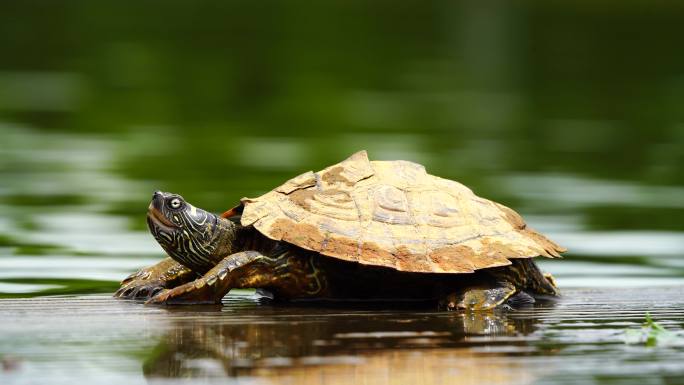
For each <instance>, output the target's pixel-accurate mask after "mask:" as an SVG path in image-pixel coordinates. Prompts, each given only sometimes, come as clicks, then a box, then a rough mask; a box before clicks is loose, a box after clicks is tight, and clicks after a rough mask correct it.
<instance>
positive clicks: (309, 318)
mask: <svg viewBox="0 0 684 385" xmlns="http://www.w3.org/2000/svg"><path fill="white" fill-rule="evenodd" d="M553 306H554V303H553V302H550V301H547V302H544V303H539V304H536V305H535V308H550V307H553ZM168 312H169V315H171V316H173V318H174V323H173V325H172V326H171V329H170V331H169V332H168V333H167V334H166V335H164V336H163V337H162V338H161V339H160V342H159V344H158V345H157V346H156V348H155V349H154V350H153V352H152V353H151V354H150V355H149V357H148V359H147V360H145V362H144V364H143V372H144V375H145V377H146V378H147V379H148V380H149V381H150V382H152V383H158V382H160V381H161V382H164V381H165V379H166V380H171V379H184V380H189V379H194V380H198V379H203V380H212V379H221V378H223V379H234V380H240V381H242V380H243V379H255V378H256V379H260V380H266V381H267V382H275V383H326V384H337V383H347V382H362V383H369V384H383V383H410V381H411V379H412V378H413V379H415V378H420V379H421V381H423V382H425V383H459V384H468V383H482V381H484V382H487V383H526V382H528V381H526V379H528V377H529V380H530V381H531V380H532V378H531V377H530V376H531V375H529V374H525V373H524V369H523V368H522V367H520V366H519V365H517V364H515V363H513V362H508V361H506V360H505V357H506V355H509V354H511V353H524V352H526V351H528V350H529V348H528V346H527V345H528V341H527V339H526V338H525V336H527V335H529V334H531V333H533V332H534V331H535V330H536V329H537V326H538V324H539V320H538V319H537V318H535V317H533V316H528V317H524V318H520V317H511V316H510V315H511V314H512V313H513V312H509V311H496V312H489V313H458V312H453V313H446V312H434V311H426V308H425V307H424V306H422V305H421V304H406V303H403V304H389V305H388V304H382V305H381V304H375V303H362V304H358V303H357V304H344V303H338V304H327V306H325V307H320V305H315V304H297V305H296V306H291V305H290V306H281V305H272V304H271V305H268V304H267V305H264V304H263V303H262V304H258V303H257V302H255V301H247V300H236V299H232V300H231V303H229V304H227V306H225V307H223V308H218V307H202V308H195V307H193V315H192V317H191V316H190V313H189V309H183V308H170V309H169V310H168ZM198 312H200V313H198ZM479 348H486V349H488V350H490V352H488V353H487V354H486V355H482V354H481V353H480V352H478V349H479ZM497 350H499V351H500V352H498V353H497ZM493 356H499V357H501V358H504V360H503V361H502V362H499V361H501V360H492V357H493ZM497 362H498V363H497ZM507 362H508V363H507ZM509 364H510V365H509ZM456 372H458V373H459V375H458V376H455V375H454V373H456ZM389 373H391V378H392V380H391V381H389V380H388V374H389ZM449 373H451V374H450V375H449ZM388 381H389V382H388Z"/></svg>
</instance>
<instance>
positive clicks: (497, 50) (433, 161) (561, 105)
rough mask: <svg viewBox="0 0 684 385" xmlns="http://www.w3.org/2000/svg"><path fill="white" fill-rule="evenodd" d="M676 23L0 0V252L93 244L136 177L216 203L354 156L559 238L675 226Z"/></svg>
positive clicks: (678, 14) (294, 5) (441, 2)
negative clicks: (508, 211) (466, 190)
mask: <svg viewBox="0 0 684 385" xmlns="http://www.w3.org/2000/svg"><path fill="white" fill-rule="evenodd" d="M682 20H684V3H682V2H677V1H670V0H657V1H646V0H638V1H630V2H617V1H607V0H602V1H585V0H581V1H567V2H564V1H539V0H524V1H517V2H510V1H504V0H495V1H488V2H482V1H475V0H466V1H447V0H433V1H417V0H409V1H403V2H400V3H397V2H390V1H387V0H381V1H374V2H366V1H360V0H344V1H343V0H332V1H326V2H305V1H300V0H295V1H262V2H249V1H243V0H239V1H230V2H224V1H194V2H188V1H180V0H172V1H166V2H164V3H159V2H157V1H150V0H142V1H116V2H114V1H99V2H92V1H86V0H74V1H68V2H67V1H48V0H29V1H21V2H19V1H3V2H0V46H1V47H3V52H2V59H1V60H0V143H2V145H3V146H2V147H0V178H1V179H2V181H3V183H0V247H4V248H5V250H8V253H10V254H14V255H17V254H20V255H45V254H50V253H53V252H57V251H59V252H60V253H64V254H70V255H73V254H74V253H77V254H86V253H92V255H99V254H101V253H103V252H107V250H92V249H93V245H98V244H102V243H107V242H112V243H116V244H118V243H121V241H120V240H119V239H120V238H121V236H122V233H123V231H122V232H119V233H116V232H115V231H114V229H115V226H114V225H116V224H118V223H119V222H117V221H116V220H117V219H119V218H126V219H127V220H128V227H127V229H126V230H127V231H131V230H133V231H135V232H138V231H144V230H145V222H144V218H143V216H142V213H144V210H145V207H146V205H147V202H146V201H147V200H148V199H149V194H150V193H151V192H152V191H154V190H156V189H161V190H166V191H174V192H180V193H182V194H183V195H184V197H185V198H186V199H188V200H189V201H191V202H193V203H195V204H197V205H198V206H201V207H204V208H206V209H208V210H211V211H215V212H220V211H223V210H225V209H227V208H229V207H231V206H233V205H234V204H235V203H236V202H237V201H238V200H239V199H240V198H241V197H243V196H255V195H258V194H261V193H263V192H265V191H267V190H269V189H271V188H273V187H274V186H277V185H279V184H280V183H282V182H283V181H284V180H286V179H288V178H290V177H292V176H294V175H297V174H299V173H301V172H304V171H307V170H310V169H312V170H317V169H320V168H322V167H325V166H327V165H328V164H331V163H333V162H337V161H339V160H341V159H343V158H344V157H346V156H348V155H349V154H351V153H353V152H355V151H357V150H360V149H368V150H369V153H370V156H371V158H373V159H407V160H413V161H417V162H420V163H422V164H425V165H426V166H427V168H428V170H429V171H430V172H431V173H433V174H436V175H440V176H443V177H446V178H451V179H455V180H458V181H460V182H463V183H464V184H466V185H468V186H470V187H472V188H473V189H474V190H475V191H476V193H478V194H479V195H482V196H485V197H488V198H491V199H494V200H497V201H501V202H503V203H505V204H507V205H509V206H511V207H514V208H516V209H518V210H520V211H522V212H523V213H524V214H526V215H528V214H532V215H537V216H540V217H543V216H545V215H546V216H549V215H555V216H562V217H564V218H570V219H571V222H572V221H574V222H572V223H574V224H573V226H575V227H574V228H573V229H574V230H573V231H577V230H578V229H579V228H581V229H582V230H583V231H584V230H591V231H609V230H634V231H640V230H652V231H664V232H678V231H682V230H683V227H682V221H681V220H679V218H680V217H681V214H682V210H683V209H684V189H683V188H682V186H684V172H683V171H682V165H683V164H684V110H682V108H681V101H682V100H684V50H681V49H679V46H680V45H681V44H680V40H681V36H684V23H682ZM521 176H522V177H523V179H516V178H519V177H521ZM529 176H533V177H532V178H528V177H529ZM535 176H542V177H541V178H537V179H535V178H534V177H535ZM515 180H518V182H516V183H513V182H515ZM520 180H522V181H520ZM511 181H513V182H511ZM534 191H537V193H536V194H533V192H534ZM77 214H83V216H82V217H78V216H77ZM86 214H87V215H86ZM70 215H71V216H70ZM74 215H76V217H74ZM88 215H91V216H88ZM69 216H70V217H69ZM62 217H67V218H66V219H62ZM573 218H574V219H573ZM556 220H557V218H554V219H552V220H550V221H549V222H551V223H555V221H556ZM90 221H95V222H97V223H93V224H92V226H90V225H91V223H90ZM98 221H99V222H98ZM50 231H52V232H56V231H62V232H63V233H64V234H63V235H64V236H63V237H54V236H53V237H52V238H49V241H44V240H43V238H42V237H41V236H42V235H43V233H49V232H50ZM568 231H569V230H568ZM108 233H109V235H110V236H111V238H109V239H108V238H106V235H107V234H108ZM48 235H50V234H48ZM88 237H92V238H93V240H90V242H91V243H88V244H87V246H88V247H90V249H89V248H87V247H85V246H83V247H82V246H81V243H82V242H81V241H82V240H83V238H88ZM98 237H99V238H98ZM55 238H57V240H59V241H61V240H64V243H65V244H66V245H65V244H61V243H60V244H59V245H55V246H53V245H52V243H53V241H55ZM88 239H90V238H88ZM74 245H77V246H78V247H76V246H74ZM104 249H106V247H104ZM74 250H76V251H74ZM153 250H154V249H153ZM127 252H128V253H131V252H130V251H127ZM571 252H572V251H571ZM670 254H672V253H670ZM581 258H589V259H591V258H598V259H601V258H604V257H603V254H601V256H599V257H595V255H594V254H592V253H591V252H589V253H587V255H583V256H578V260H581ZM630 258H632V259H634V258H633V257H631V256H621V255H614V256H611V257H610V258H609V259H610V260H611V262H612V263H616V262H628V263H631V262H629V261H631V260H632V259H630ZM635 258H636V257H635ZM656 258H657V257H656ZM637 259H648V260H649V261H651V262H654V261H653V260H651V256H649V255H645V256H643V258H642V257H641V256H639V257H638V258H637ZM604 260H606V261H607V259H606V258H604ZM651 264H653V263H651ZM673 266H679V265H678V264H677V263H676V262H672V263H671V264H670V267H671V268H672V269H673V270H672V271H673V272H675V273H676V274H677V275H680V270H677V269H675V267H673Z"/></svg>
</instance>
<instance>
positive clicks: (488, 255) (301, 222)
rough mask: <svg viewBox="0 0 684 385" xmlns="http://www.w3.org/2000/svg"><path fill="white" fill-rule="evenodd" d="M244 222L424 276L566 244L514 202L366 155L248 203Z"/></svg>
mask: <svg viewBox="0 0 684 385" xmlns="http://www.w3.org/2000/svg"><path fill="white" fill-rule="evenodd" d="M242 206H243V211H242V217H241V219H240V221H241V223H242V225H244V226H250V225H251V226H254V227H255V228H256V229H257V230H258V231H259V232H261V233H262V234H263V235H265V236H267V237H269V238H271V239H274V240H282V241H285V242H289V243H291V244H294V245H296V246H299V247H302V248H304V249H308V250H313V251H316V252H319V253H321V254H323V255H327V256H330V257H334V258H339V259H342V260H345V261H352V262H358V263H362V264H365V265H375V266H385V267H390V268H393V269H396V270H401V271H411V272H423V273H469V272H473V271H475V270H478V269H485V268H490V267H496V266H505V265H510V264H511V262H510V261H509V259H511V258H531V257H536V256H545V257H550V258H553V257H560V254H559V253H560V252H563V251H565V250H564V249H563V248H562V247H560V246H558V245H557V244H556V243H554V242H552V241H551V240H549V239H548V238H546V237H544V236H543V235H541V234H539V233H537V232H535V231H534V230H532V229H529V228H527V226H526V225H525V222H524V221H523V219H522V218H521V217H520V215H518V214H517V213H516V212H515V211H513V210H511V209H510V208H508V207H506V206H504V205H501V204H498V203H496V202H493V201H490V200H487V199H484V198H481V197H479V196H477V195H475V194H474V193H473V192H472V191H471V190H470V189H469V188H467V187H466V186H464V185H462V184H460V183H458V182H454V181H452V180H448V179H443V178H439V177H436V176H433V175H430V174H428V173H427V172H426V171H425V168H424V167H423V166H421V165H419V164H416V163H413V162H408V161H402V160H397V161H369V160H368V155H367V153H366V151H361V152H357V153H356V154H354V155H352V156H351V157H349V158H348V159H346V160H344V161H342V162H340V163H338V164H335V165H332V166H330V167H328V168H326V169H324V170H322V171H319V172H317V173H314V172H312V171H309V172H306V173H304V174H301V175H299V176H297V177H295V178H292V179H290V180H289V181H287V182H286V183H285V184H283V185H282V186H280V187H277V188H276V189H274V190H272V191H270V192H268V193H266V194H264V195H262V196H260V197H258V198H251V199H250V198H243V199H242Z"/></svg>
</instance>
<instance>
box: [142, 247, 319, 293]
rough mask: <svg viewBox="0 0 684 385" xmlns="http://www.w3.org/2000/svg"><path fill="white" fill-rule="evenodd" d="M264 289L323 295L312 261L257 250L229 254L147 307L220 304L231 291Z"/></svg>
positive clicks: (295, 256) (299, 256)
mask: <svg viewBox="0 0 684 385" xmlns="http://www.w3.org/2000/svg"><path fill="white" fill-rule="evenodd" d="M246 288H253V289H258V288H266V289H269V290H271V291H273V292H274V293H275V294H276V295H277V296H278V297H281V298H302V297H314V296H319V295H323V294H324V293H325V288H326V285H325V279H324V277H323V276H322V274H321V272H320V271H319V270H318V268H317V266H316V264H315V258H314V257H312V256H308V255H299V254H295V253H290V252H289V251H286V252H284V253H279V254H278V253H276V254H275V255H270V256H267V255H264V254H261V253H259V252H257V251H242V252H239V253H235V254H231V255H229V256H227V257H226V258H224V259H223V260H222V261H221V262H219V263H218V264H217V265H216V266H214V268H212V269H211V270H209V271H208V272H207V273H206V274H205V275H204V276H203V277H201V278H198V279H196V280H195V281H193V282H189V283H186V284H184V285H181V286H178V287H176V288H174V289H171V290H164V291H162V292H160V293H159V294H157V295H156V296H154V297H153V298H151V299H150V300H149V301H147V302H146V303H147V304H159V305H193V304H219V303H221V299H222V298H223V297H224V296H225V295H226V294H227V293H228V292H229V291H230V290H231V289H246Z"/></svg>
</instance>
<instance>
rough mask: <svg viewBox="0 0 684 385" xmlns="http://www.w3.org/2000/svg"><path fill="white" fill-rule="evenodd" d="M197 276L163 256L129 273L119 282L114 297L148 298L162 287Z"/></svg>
mask: <svg viewBox="0 0 684 385" xmlns="http://www.w3.org/2000/svg"><path fill="white" fill-rule="evenodd" d="M195 278H197V274H196V273H194V272H193V271H192V270H190V269H189V268H187V267H185V266H183V265H181V264H180V263H178V262H176V261H174V260H173V259H171V258H165V259H163V260H162V261H161V262H159V263H157V264H156V265H153V266H149V267H146V268H143V269H140V270H138V271H136V272H135V273H133V274H131V275H129V276H128V277H126V278H125V279H124V280H123V281H122V282H121V288H119V290H117V291H116V292H115V293H114V297H115V298H123V299H148V298H151V297H153V296H154V295H155V294H157V293H159V292H160V291H162V290H164V289H170V288H173V287H176V286H178V285H182V284H184V283H186V282H189V281H192V280H194V279H195Z"/></svg>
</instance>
